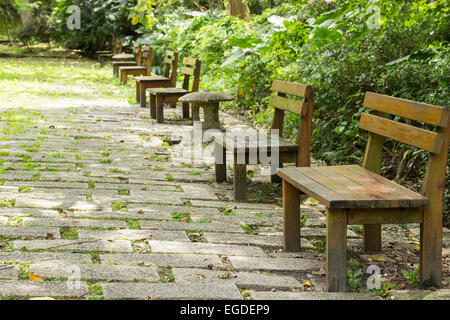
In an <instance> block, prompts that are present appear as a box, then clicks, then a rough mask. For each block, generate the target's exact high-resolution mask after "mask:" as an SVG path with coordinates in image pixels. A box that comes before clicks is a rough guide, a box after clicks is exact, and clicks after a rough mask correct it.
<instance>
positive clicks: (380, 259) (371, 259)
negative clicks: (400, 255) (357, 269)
mask: <svg viewBox="0 0 450 320" xmlns="http://www.w3.org/2000/svg"><path fill="white" fill-rule="evenodd" d="M367 260H369V261H376V262H385V261H386V258H385V257H382V256H373V257H370V258H369V259H367Z"/></svg>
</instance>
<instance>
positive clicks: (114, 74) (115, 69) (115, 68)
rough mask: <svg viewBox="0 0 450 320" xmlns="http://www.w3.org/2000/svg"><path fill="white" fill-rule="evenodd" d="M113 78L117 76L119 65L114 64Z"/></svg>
mask: <svg viewBox="0 0 450 320" xmlns="http://www.w3.org/2000/svg"><path fill="white" fill-rule="evenodd" d="M113 78H117V67H116V66H115V65H113Z"/></svg>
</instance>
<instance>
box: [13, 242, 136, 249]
mask: <svg viewBox="0 0 450 320" xmlns="http://www.w3.org/2000/svg"><path fill="white" fill-rule="evenodd" d="M23 247H26V248H27V249H28V250H56V251H59V250H66V251H68V250H86V251H116V252H133V249H132V248H131V243H130V241H127V240H111V241H108V240H18V241H14V250H21V249H22V248H23ZM49 248H51V249H49Z"/></svg>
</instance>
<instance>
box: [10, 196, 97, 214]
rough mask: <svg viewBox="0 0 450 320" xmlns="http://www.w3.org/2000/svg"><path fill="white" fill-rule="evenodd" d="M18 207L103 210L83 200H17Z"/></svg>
mask: <svg viewBox="0 0 450 320" xmlns="http://www.w3.org/2000/svg"><path fill="white" fill-rule="evenodd" d="M16 207H31V208H43V209H62V210H64V209H66V210H95V211H100V210H102V206H100V205H98V204H95V203H91V202H87V201H83V200H73V199H71V200H69V199H67V200H62V201H59V200H46V199H32V198H25V197H23V198H20V199H17V200H16Z"/></svg>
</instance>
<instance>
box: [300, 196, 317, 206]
mask: <svg viewBox="0 0 450 320" xmlns="http://www.w3.org/2000/svg"><path fill="white" fill-rule="evenodd" d="M303 204H305V205H308V206H317V205H318V202H317V200H316V199H314V198H308V199H306V200H305V201H303Z"/></svg>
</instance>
